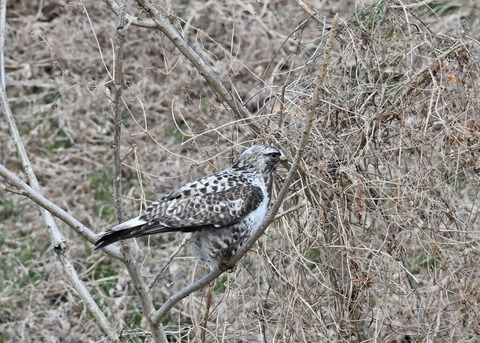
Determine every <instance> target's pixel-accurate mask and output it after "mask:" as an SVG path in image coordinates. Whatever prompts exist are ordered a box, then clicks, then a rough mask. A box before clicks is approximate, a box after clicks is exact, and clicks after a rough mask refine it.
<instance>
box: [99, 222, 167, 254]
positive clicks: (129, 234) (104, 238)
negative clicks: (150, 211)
mask: <svg viewBox="0 0 480 343" xmlns="http://www.w3.org/2000/svg"><path fill="white" fill-rule="evenodd" d="M171 231H176V230H175V229H172V228H169V227H164V226H152V225H151V223H148V222H147V221H145V220H142V219H140V218H139V217H137V218H133V219H130V220H128V221H126V222H124V223H121V224H118V225H116V226H114V227H112V228H110V229H108V230H106V231H105V232H103V233H101V234H100V235H101V236H100V237H99V239H98V240H97V242H96V243H95V250H98V249H101V248H104V247H106V246H107V245H110V244H112V243H115V242H118V241H121V240H124V239H128V238H135V237H140V236H145V235H151V234H154V233H160V232H171Z"/></svg>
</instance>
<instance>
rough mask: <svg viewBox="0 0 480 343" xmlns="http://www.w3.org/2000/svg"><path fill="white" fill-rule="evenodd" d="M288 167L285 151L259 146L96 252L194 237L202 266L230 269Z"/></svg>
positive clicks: (103, 239) (167, 199)
mask: <svg viewBox="0 0 480 343" xmlns="http://www.w3.org/2000/svg"><path fill="white" fill-rule="evenodd" d="M286 161H288V159H287V158H286V157H285V155H284V154H283V152H282V151H281V150H280V149H278V148H276V147H273V146H270V145H254V146H252V147H251V148H249V149H247V150H246V151H244V152H243V153H242V154H241V155H240V156H239V158H238V159H237V160H236V162H235V163H234V164H233V166H232V167H230V168H227V169H225V170H223V171H221V172H218V173H216V174H212V175H208V176H205V177H202V178H201V179H198V180H195V181H192V182H190V183H187V184H186V185H185V186H183V187H180V188H177V189H175V190H174V191H172V192H171V193H170V194H168V195H166V196H164V197H163V198H161V199H160V200H158V201H155V202H153V203H152V204H151V205H150V206H149V207H148V208H147V209H146V210H145V211H144V212H143V213H142V214H141V215H140V216H138V217H136V218H133V219H130V220H128V221H126V222H124V223H121V224H118V225H116V226H114V227H112V228H110V229H108V230H106V231H105V232H103V233H101V234H100V235H99V239H98V240H97V242H96V244H95V245H96V246H95V249H101V248H103V247H105V246H107V245H109V244H112V243H114V242H117V241H120V240H123V239H128V238H134V237H139V236H145V235H152V234H156V233H164V232H177V231H181V232H193V246H194V251H195V253H196V255H198V256H199V258H200V260H201V261H202V262H203V263H205V264H208V265H211V266H214V267H215V266H217V265H218V266H222V265H225V263H226V262H227V261H228V259H229V258H230V257H231V256H233V255H235V253H236V252H237V251H238V250H239V249H240V247H241V246H242V245H243V244H244V243H245V242H246V241H247V239H248V238H249V237H250V236H251V235H252V233H253V232H255V231H256V229H257V228H258V227H259V226H260V225H261V224H262V222H263V220H264V219H265V216H266V214H267V209H268V204H269V203H270V199H271V196H272V184H273V177H274V173H275V171H276V169H277V167H278V166H279V165H280V163H282V162H286Z"/></svg>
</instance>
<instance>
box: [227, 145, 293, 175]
mask: <svg viewBox="0 0 480 343" xmlns="http://www.w3.org/2000/svg"><path fill="white" fill-rule="evenodd" d="M287 161H288V158H287V157H286V156H285V154H284V153H283V152H282V150H280V149H278V148H276V147H274V146H271V145H254V146H252V147H250V148H248V149H247V150H245V151H244V152H243V153H242V154H241V155H240V156H239V157H238V159H237V161H236V162H235V164H234V165H233V168H237V169H245V170H247V169H253V170H255V171H256V172H258V173H268V172H274V171H275V170H276V169H277V167H278V166H279V165H280V163H282V162H287Z"/></svg>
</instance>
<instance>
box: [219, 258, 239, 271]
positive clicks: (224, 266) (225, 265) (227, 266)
mask: <svg viewBox="0 0 480 343" xmlns="http://www.w3.org/2000/svg"><path fill="white" fill-rule="evenodd" d="M229 261H230V256H225V257H223V258H222V260H221V261H220V263H219V264H218V268H220V269H221V270H223V271H224V272H227V273H233V272H234V271H235V270H236V269H237V266H238V261H237V262H235V264H234V265H233V266H232V265H231V264H230V263H229Z"/></svg>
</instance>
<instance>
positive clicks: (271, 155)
mask: <svg viewBox="0 0 480 343" xmlns="http://www.w3.org/2000/svg"><path fill="white" fill-rule="evenodd" d="M268 155H269V156H270V157H271V158H273V159H274V160H276V159H278V158H279V157H280V153H279V152H271V153H269V154H268Z"/></svg>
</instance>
